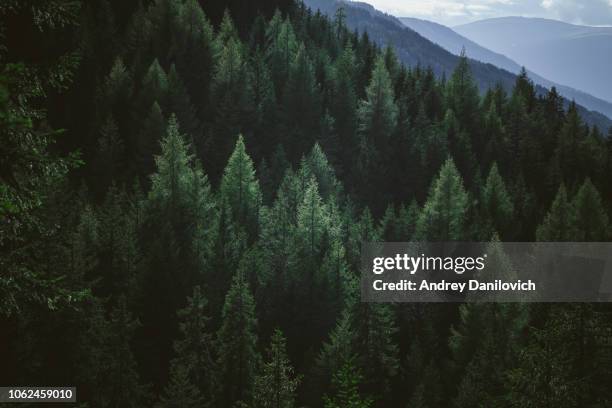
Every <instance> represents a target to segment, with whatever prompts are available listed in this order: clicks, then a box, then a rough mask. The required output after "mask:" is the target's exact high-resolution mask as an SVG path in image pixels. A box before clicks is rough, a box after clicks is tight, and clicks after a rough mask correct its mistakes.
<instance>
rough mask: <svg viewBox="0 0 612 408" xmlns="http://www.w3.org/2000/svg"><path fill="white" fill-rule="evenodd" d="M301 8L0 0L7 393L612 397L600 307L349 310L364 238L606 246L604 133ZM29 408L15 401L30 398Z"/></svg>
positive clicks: (2, 370)
mask: <svg viewBox="0 0 612 408" xmlns="http://www.w3.org/2000/svg"><path fill="white" fill-rule="evenodd" d="M344 19H345V16H344V15H343V12H342V9H340V11H339V12H338V13H336V16H335V18H329V17H326V16H324V15H322V14H320V13H318V12H314V11H312V10H310V9H308V8H307V7H306V6H304V5H303V4H302V3H301V2H294V1H292V0H278V1H268V2H240V1H226V2H223V1H218V0H211V1H201V2H198V1H197V0H148V1H140V2H136V1H135V2H129V1H122V0H95V1H81V0H48V1H38V0H5V1H3V2H2V4H1V5H0V21H1V24H0V138H1V139H0V362H1V363H0V384H4V385H20V386H26V385H45V386H52V385H56V386H75V387H77V401H78V402H77V406H79V407H93V408H96V407H121V408H125V407H159V408H162V407H185V408H192V407H193V408H196V407H210V408H213V407H215V408H224V407H228V408H235V407H243V408H244V407H254V408H260V407H261V408H268V407H274V408H281V407H282V408H291V407H324V408H375V407H376V408H386V407H389V408H391V407H406V408H443V407H455V408H472V407H486V408H491V407H555V408H564V407H610V406H612V388H611V387H610V384H611V381H612V309H611V308H610V307H609V306H608V305H606V304H587V303H580V304H571V303H569V304H544V303H542V304H539V303H536V304H517V303H464V304H460V303H452V304H426V303H421V304H405V303H402V304H390V303H365V302H361V298H360V292H359V278H360V275H359V274H360V268H359V265H360V249H361V243H362V242H372V241H389V242H393V241H397V242H402V241H434V242H435V241H489V240H501V241H508V242H521V241H525V242H529V241H553V242H560V241H587V242H588V241H594V242H602V241H608V240H609V239H610V238H611V235H612V229H611V227H610V215H611V210H612V183H610V176H612V129H598V128H597V127H596V126H589V125H587V124H586V123H585V122H584V121H583V120H582V118H581V116H580V114H579V112H578V109H577V107H576V105H575V104H570V105H569V107H568V108H567V109H565V108H564V104H563V99H562V98H561V97H560V96H559V94H558V93H557V92H556V90H555V89H554V88H553V89H551V90H550V91H549V92H548V93H547V94H545V95H540V94H538V93H536V91H535V87H534V85H533V83H532V81H531V80H530V79H529V78H528V76H527V74H526V73H525V71H524V72H523V73H522V74H521V75H520V76H519V77H518V79H517V81H516V84H515V85H514V88H513V90H512V92H506V91H505V90H504V88H503V87H502V86H501V85H500V86H497V87H494V88H492V89H489V90H488V91H486V92H484V93H481V92H479V90H478V88H477V86H476V84H475V82H474V79H473V77H472V74H471V72H470V67H469V64H468V59H467V56H465V55H464V56H463V57H462V58H461V59H460V60H459V62H458V64H457V66H456V68H455V70H454V72H453V73H452V75H449V76H448V77H444V76H442V77H437V76H436V75H435V74H434V72H433V70H432V69H431V68H428V67H425V66H418V65H417V66H410V67H408V66H404V65H402V64H401V63H400V62H399V61H398V59H397V57H396V54H395V52H394V49H393V48H391V47H378V46H377V45H375V44H374V42H372V41H371V40H370V38H369V37H368V34H367V32H353V31H350V30H348V29H347V27H346V25H345V21H344ZM26 406H27V405H26Z"/></svg>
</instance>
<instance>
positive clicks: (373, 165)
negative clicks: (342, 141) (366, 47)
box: [357, 57, 398, 202]
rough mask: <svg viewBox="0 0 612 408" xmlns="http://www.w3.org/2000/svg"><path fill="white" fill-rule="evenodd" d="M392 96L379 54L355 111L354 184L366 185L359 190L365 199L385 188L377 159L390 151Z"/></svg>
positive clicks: (393, 124)
mask: <svg viewBox="0 0 612 408" xmlns="http://www.w3.org/2000/svg"><path fill="white" fill-rule="evenodd" d="M394 99H395V96H394V92H393V84H392V83H391V78H390V76H389V72H388V71H387V68H386V66H385V61H384V59H383V58H382V57H381V58H379V59H378V60H377V61H376V65H375V67H374V70H373V71H372V79H371V80H370V84H369V85H368V87H367V88H366V99H365V100H363V101H361V103H360V105H359V110H358V114H357V117H358V119H357V122H358V131H359V134H360V140H359V168H360V172H359V177H360V179H361V181H360V182H359V184H358V185H361V186H367V187H368V188H367V190H363V191H360V193H361V195H362V196H363V197H364V198H365V199H366V200H367V202H372V201H374V200H373V197H375V196H377V195H378V194H382V193H383V192H387V191H389V190H388V189H387V188H386V187H388V186H387V183H388V177H387V176H388V174H385V172H384V170H383V169H384V167H383V166H380V162H381V160H383V158H384V157H388V156H387V155H388V154H390V152H389V151H388V149H389V144H390V142H391V138H392V136H393V132H394V131H395V127H396V124H397V114H398V109H397V105H396V104H395V100H394Z"/></svg>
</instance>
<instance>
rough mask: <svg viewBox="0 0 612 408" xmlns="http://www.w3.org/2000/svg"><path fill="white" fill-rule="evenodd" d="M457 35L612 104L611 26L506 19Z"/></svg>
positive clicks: (473, 25) (464, 27)
mask: <svg viewBox="0 0 612 408" xmlns="http://www.w3.org/2000/svg"><path fill="white" fill-rule="evenodd" d="M454 30H455V31H456V32H458V33H459V34H461V35H463V36H464V37H467V38H469V39H470V40H472V41H475V42H476V43H478V44H480V45H482V46H483V47H486V48H488V49H490V50H493V51H495V52H498V53H502V54H504V55H506V56H507V57H509V58H511V59H513V60H514V61H516V62H518V63H519V64H521V65H525V66H527V67H529V68H530V69H531V70H532V71H534V72H537V73H538V74H539V75H541V76H543V77H544V78H546V79H549V80H551V81H554V82H557V83H560V84H564V85H567V86H571V87H572V88H576V89H579V90H581V91H584V92H588V93H589V94H591V95H593V96H596V97H598V98H602V99H605V100H607V101H609V102H612V27H587V26H578V25H573V24H568V23H564V22H561V21H555V20H546V19H541V18H523V17H504V18H494V19H488V20H482V21H477V22H475V23H470V24H465V25H461V26H458V27H454Z"/></svg>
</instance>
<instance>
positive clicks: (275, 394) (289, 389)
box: [254, 329, 300, 408]
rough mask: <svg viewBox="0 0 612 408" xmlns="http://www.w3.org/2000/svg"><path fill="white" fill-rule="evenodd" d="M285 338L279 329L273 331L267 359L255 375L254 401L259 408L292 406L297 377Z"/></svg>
mask: <svg viewBox="0 0 612 408" xmlns="http://www.w3.org/2000/svg"><path fill="white" fill-rule="evenodd" d="M285 343H286V340H285V337H284V336H283V333H282V332H281V331H280V330H278V329H277V330H276V331H274V334H273V335H272V339H271V340H270V348H269V351H268V360H267V361H266V362H265V363H264V364H263V367H262V368H260V370H259V371H260V373H259V374H258V375H257V377H255V384H254V402H255V407H258V408H259V407H261V408H293V407H294V406H295V391H296V388H297V386H298V384H299V381H300V380H299V377H296V376H295V374H294V370H293V367H291V363H290V361H289V358H288V357H287V351H286V346H285Z"/></svg>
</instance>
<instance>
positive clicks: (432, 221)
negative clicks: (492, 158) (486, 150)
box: [415, 159, 469, 242]
mask: <svg viewBox="0 0 612 408" xmlns="http://www.w3.org/2000/svg"><path fill="white" fill-rule="evenodd" d="M468 207H469V202H468V194H467V192H466V191H465V189H464V187H463V181H462V179H461V176H460V175H459V172H458V171H457V168H456V167H455V164H454V163H453V161H452V159H448V160H447V161H446V163H445V164H444V166H442V169H441V170H440V174H439V175H438V178H437V179H436V180H435V181H434V182H433V184H432V186H431V189H430V191H429V197H428V199H427V202H426V203H425V206H424V207H423V210H422V211H421V213H420V215H419V219H418V221H417V224H416V231H415V237H416V239H417V240H423V241H440V242H444V241H457V240H461V239H465V238H466V229H465V223H466V212H467V210H468Z"/></svg>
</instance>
